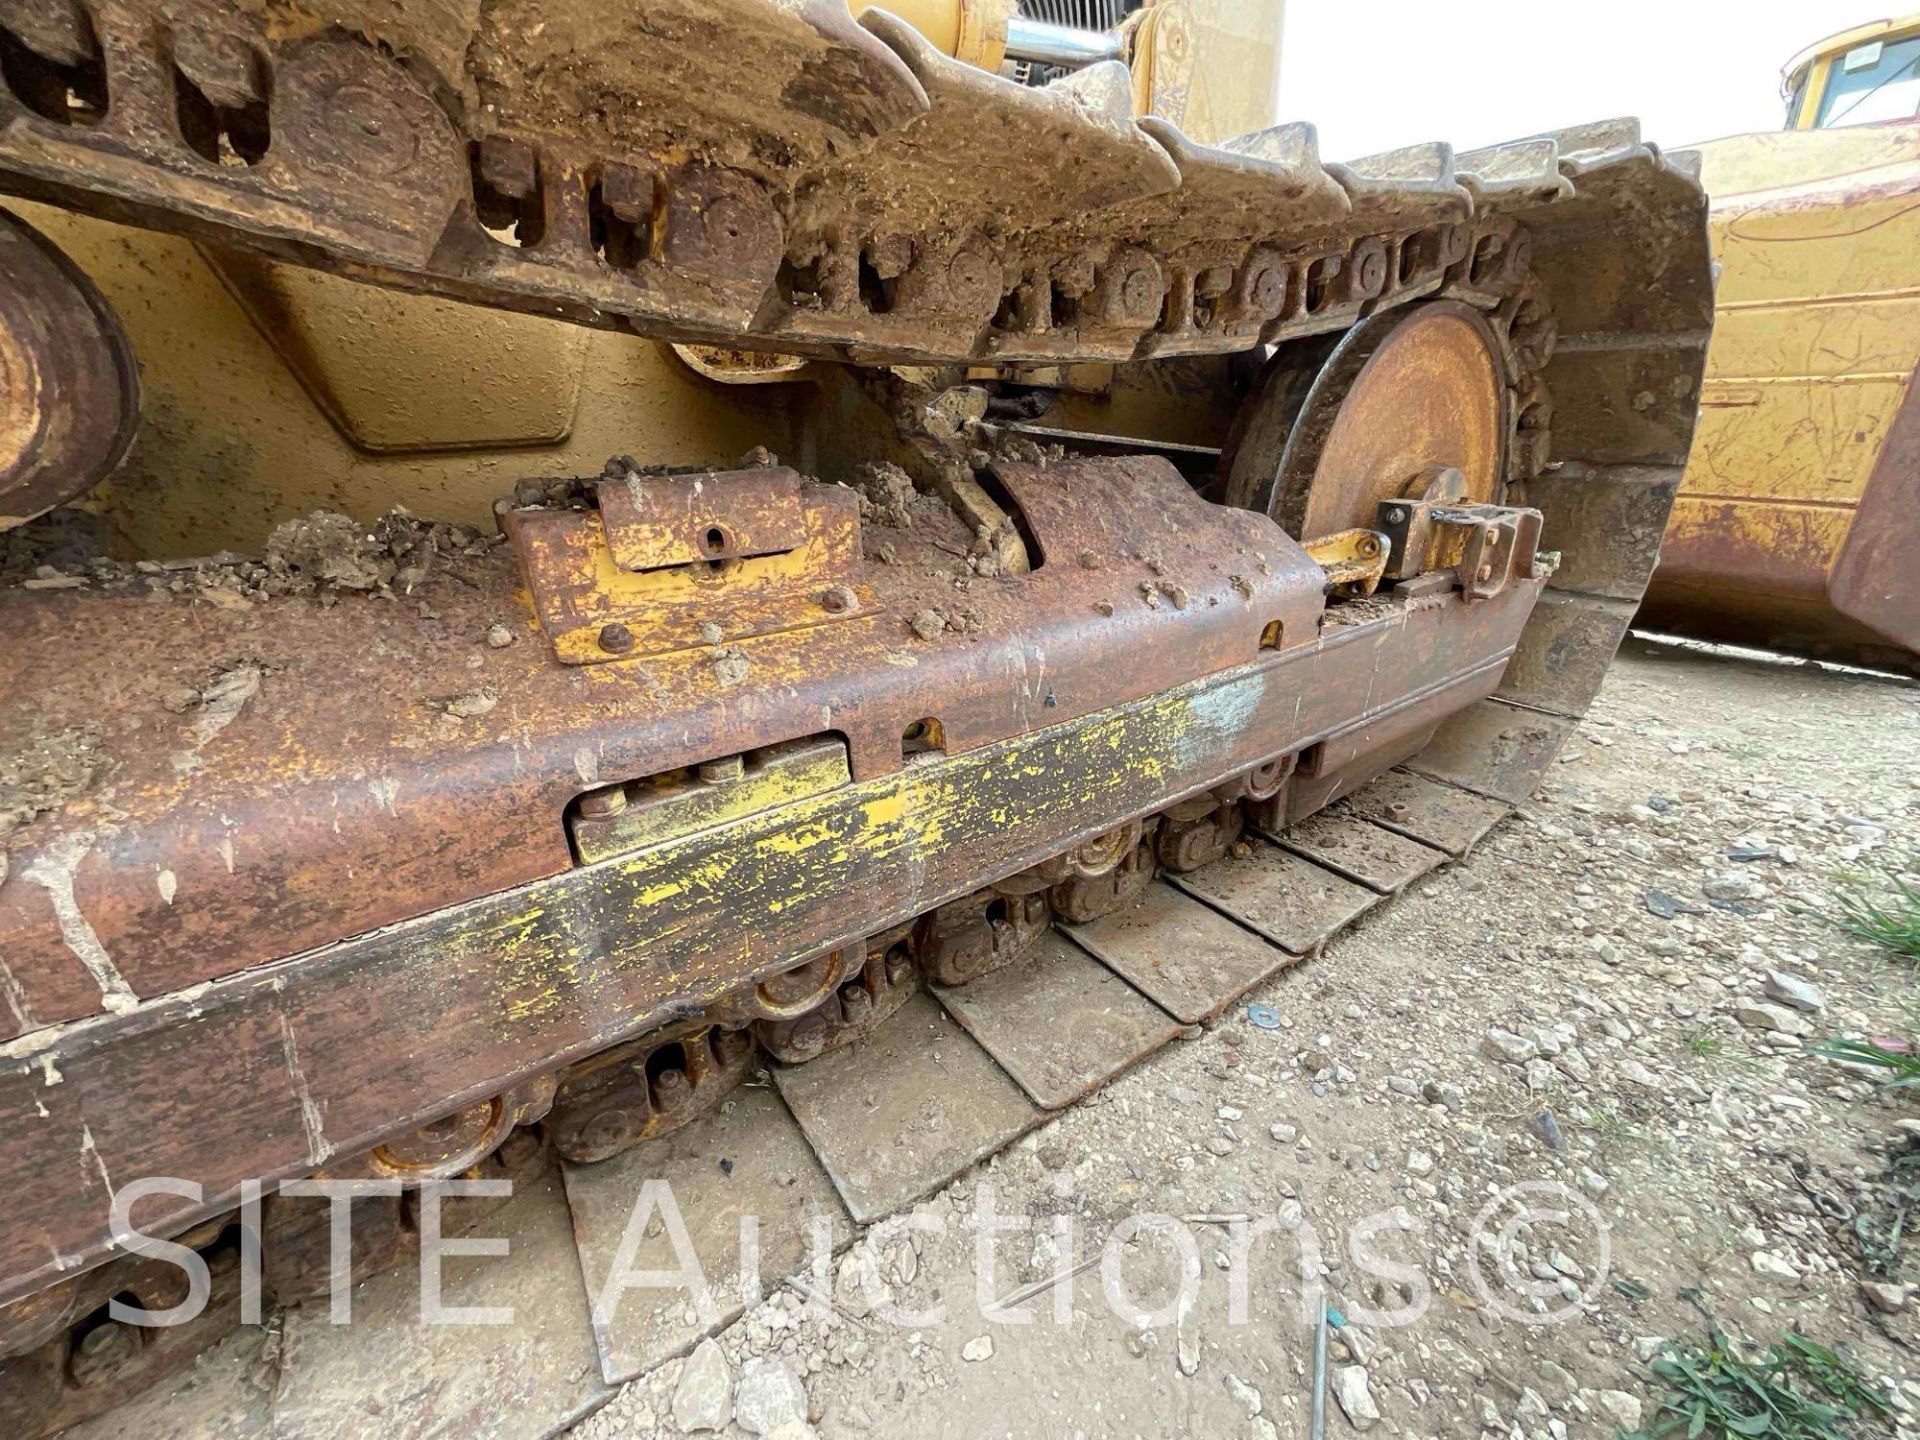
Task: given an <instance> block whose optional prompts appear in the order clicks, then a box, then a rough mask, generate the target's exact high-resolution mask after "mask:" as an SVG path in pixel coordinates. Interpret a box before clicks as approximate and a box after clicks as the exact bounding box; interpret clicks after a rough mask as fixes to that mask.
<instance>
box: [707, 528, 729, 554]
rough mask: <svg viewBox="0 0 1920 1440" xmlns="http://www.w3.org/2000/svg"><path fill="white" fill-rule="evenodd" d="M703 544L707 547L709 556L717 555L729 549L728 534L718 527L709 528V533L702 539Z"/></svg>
mask: <svg viewBox="0 0 1920 1440" xmlns="http://www.w3.org/2000/svg"><path fill="white" fill-rule="evenodd" d="M701 543H702V544H704V545H705V546H706V547H707V553H708V554H709V555H712V554H715V553H717V552H718V551H721V550H724V549H726V548H727V532H726V531H724V530H722V529H721V528H720V527H719V526H718V525H712V526H709V527H708V528H707V533H706V534H705V535H704V536H702V537H701Z"/></svg>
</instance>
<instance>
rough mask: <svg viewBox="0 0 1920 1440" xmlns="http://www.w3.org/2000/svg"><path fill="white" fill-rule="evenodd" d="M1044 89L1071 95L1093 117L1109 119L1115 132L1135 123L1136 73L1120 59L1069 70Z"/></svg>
mask: <svg viewBox="0 0 1920 1440" xmlns="http://www.w3.org/2000/svg"><path fill="white" fill-rule="evenodd" d="M1041 89H1043V90H1048V91H1051V92H1053V93H1054V94H1056V95H1069V96H1072V97H1073V98H1074V99H1075V100H1076V101H1078V102H1079V104H1080V105H1081V107H1082V108H1084V109H1085V110H1086V111H1087V112H1088V113H1089V114H1090V115H1095V116H1099V117H1102V118H1104V119H1106V120H1107V121H1109V122H1111V124H1112V125H1113V127H1114V128H1115V129H1116V130H1121V129H1126V128H1129V127H1131V126H1132V125H1133V123H1134V114H1133V73H1132V72H1131V71H1130V70H1128V69H1127V67H1126V66H1125V65H1122V64H1121V63H1120V62H1119V61H1118V60H1102V61H1101V62H1100V63H1099V64H1097V65H1088V66H1087V67H1085V68H1084V69H1081V70H1070V71H1068V72H1067V73H1066V74H1065V75H1062V76H1060V77H1059V78H1058V79H1055V80H1050V81H1048V82H1047V83H1046V84H1045V85H1043V86H1042V87H1041Z"/></svg>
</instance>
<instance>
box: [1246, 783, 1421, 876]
mask: <svg viewBox="0 0 1920 1440" xmlns="http://www.w3.org/2000/svg"><path fill="white" fill-rule="evenodd" d="M1268 838H1269V839H1271V840H1275V841H1277V842H1278V843H1280V844H1281V845H1284V846H1285V847H1286V848H1287V849H1289V850H1291V851H1293V852H1294V853H1295V854H1297V855H1304V856H1306V857H1307V859H1309V860H1312V861H1314V862H1315V863H1317V864H1320V865H1324V866H1326V867H1327V868H1328V869H1329V870H1336V871H1338V872H1339V873H1340V874H1342V875H1344V876H1346V877H1347V878H1348V879H1349V880H1358V881H1359V882H1360V883H1361V884H1362V885H1364V886H1366V887H1367V888H1368V889H1369V890H1378V891H1379V892H1380V893H1381V894H1382V895H1397V894H1398V893H1399V892H1400V890H1401V888H1402V887H1403V886H1405V885H1407V884H1408V883H1409V882H1411V881H1414V880H1418V879H1419V878H1420V877H1421V876H1422V875H1425V874H1426V873H1427V872H1428V871H1429V870H1432V869H1433V868H1434V867H1435V866H1437V865H1439V864H1440V863H1441V862H1442V861H1443V860H1445V859H1446V858H1447V857H1446V856H1445V855H1444V854H1442V853H1441V852H1440V851H1438V850H1435V849H1434V848H1432V847H1431V846H1429V845H1422V844H1421V843H1420V842H1419V841H1418V840H1409V839H1408V838H1407V837H1406V836H1404V835H1396V834H1395V833H1394V832H1393V831H1391V830H1383V829H1381V828H1380V827H1379V826H1378V825H1375V824H1372V823H1371V822H1370V821H1367V820H1363V819H1361V818H1360V817H1359V816H1358V815H1354V814H1351V813H1349V812H1347V811H1346V810H1344V809H1342V808H1341V807H1340V806H1339V805H1334V806H1331V807H1330V808H1328V809H1326V810H1322V811H1321V812H1320V813H1319V814H1317V815H1310V816H1308V817H1307V818H1306V819H1305V820H1302V821H1301V822H1300V823H1299V824H1298V825H1295V826H1294V827H1293V828H1292V829H1290V830H1288V831H1287V833H1286V834H1284V835H1271V836H1268Z"/></svg>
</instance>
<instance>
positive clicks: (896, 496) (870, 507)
mask: <svg viewBox="0 0 1920 1440" xmlns="http://www.w3.org/2000/svg"><path fill="white" fill-rule="evenodd" d="M853 488H854V489H855V490H856V491H858V492H859V495H860V518H861V519H862V520H863V521H867V522H870V523H872V524H874V525H879V526H883V527H885V528H886V529H889V530H910V529H912V528H913V502H914V501H915V500H916V499H918V498H919V493H918V492H917V491H916V490H915V489H914V487H913V477H912V476H911V475H909V474H907V472H906V471H904V470H902V469H901V468H900V467H899V466H898V465H895V464H892V463H890V462H888V461H885V460H882V461H879V462H878V463H871V464H865V465H861V466H858V467H857V468H856V469H855V470H854V472H853Z"/></svg>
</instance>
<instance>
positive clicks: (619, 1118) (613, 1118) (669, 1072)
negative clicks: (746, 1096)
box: [547, 1025, 753, 1164]
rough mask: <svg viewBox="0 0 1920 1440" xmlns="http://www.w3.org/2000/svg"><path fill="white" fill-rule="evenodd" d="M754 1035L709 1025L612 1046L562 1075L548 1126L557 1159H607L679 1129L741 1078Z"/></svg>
mask: <svg viewBox="0 0 1920 1440" xmlns="http://www.w3.org/2000/svg"><path fill="white" fill-rule="evenodd" d="M752 1060H753V1039H752V1037H751V1036H749V1035H747V1034H746V1033H745V1032H743V1031H739V1030H721V1029H719V1028H717V1027H714V1026H710V1025H696V1026H692V1027H686V1028H683V1029H682V1030H680V1031H678V1032H676V1031H674V1030H671V1029H670V1030H667V1031H665V1032H662V1033H661V1034H658V1035H650V1036H648V1037H647V1038H646V1039H645V1040H641V1041H636V1042H634V1043H633V1044H630V1045H621V1046H616V1047H614V1048H613V1049H611V1050H608V1051H605V1052H604V1053H602V1054H600V1055H597V1056H595V1057H594V1059H593V1060H592V1061H591V1062H589V1063H588V1064H586V1065H582V1066H576V1067H575V1068H574V1069H572V1070H570V1071H569V1072H568V1073H567V1077H566V1079H565V1081H564V1082H563V1083H562V1085H561V1086H560V1090H559V1093H558V1094H556V1095H555V1096H554V1098H553V1106H552V1110H551V1112H550V1113H549V1115H548V1117H547V1128H548V1131H549V1133H550V1134H551V1136H552V1141H553V1148H554V1150H555V1151H556V1152H557V1153H558V1154H559V1156H560V1157H561V1159H563V1160H570V1161H572V1162H574V1163H575V1164H589V1163H591V1162H593V1161H596V1160H605V1159H607V1158H608V1157H609V1156H612V1155H617V1154H619V1153H620V1152H621V1151H622V1150H626V1149H630V1148H631V1147H633V1146H635V1145H637V1144H639V1143H640V1142H641V1141H643V1140H651V1139H654V1138H655V1137H657V1136H660V1135H665V1134H668V1133H669V1132H671V1131H674V1130H678V1129H679V1128H680V1127H681V1126H683V1125H685V1124H686V1123H687V1122H688V1121H689V1120H692V1119H693V1118H694V1117H695V1116H697V1115H701V1114H704V1113H705V1112H706V1111H707V1110H710V1109H711V1108H712V1107H713V1106H715V1105H717V1104H719V1103H720V1101H721V1099H722V1098H723V1097H724V1096H725V1095H726V1093H727V1092H728V1091H729V1090H732V1089H733V1088H734V1087H735V1086H737V1085H738V1084H739V1083H740V1082H741V1081H742V1080H744V1079H745V1078H746V1074H747V1070H748V1068H749V1066H750V1065H751V1063H752Z"/></svg>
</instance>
